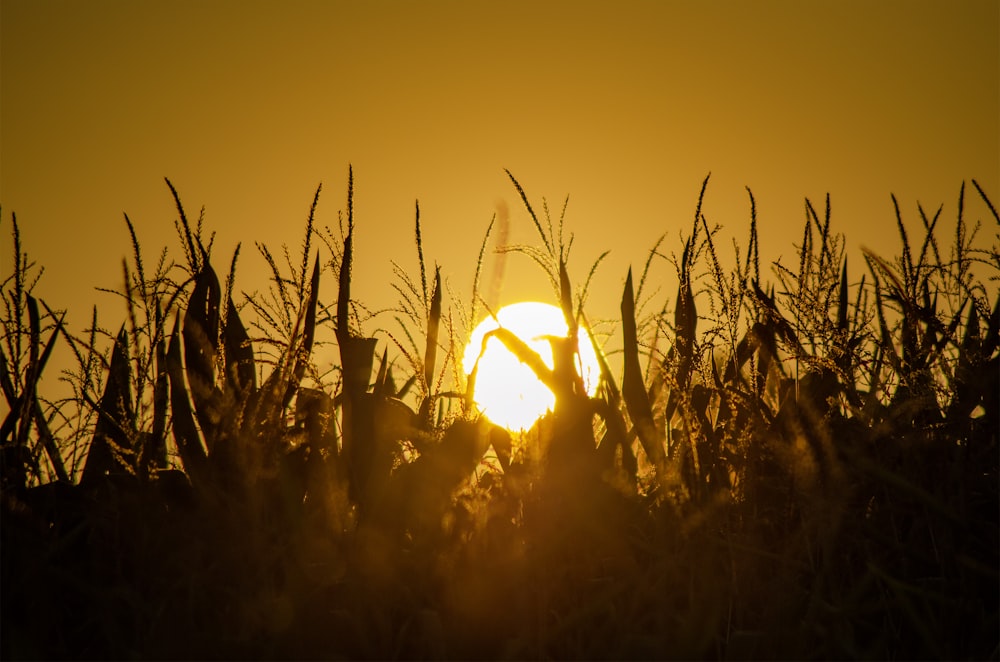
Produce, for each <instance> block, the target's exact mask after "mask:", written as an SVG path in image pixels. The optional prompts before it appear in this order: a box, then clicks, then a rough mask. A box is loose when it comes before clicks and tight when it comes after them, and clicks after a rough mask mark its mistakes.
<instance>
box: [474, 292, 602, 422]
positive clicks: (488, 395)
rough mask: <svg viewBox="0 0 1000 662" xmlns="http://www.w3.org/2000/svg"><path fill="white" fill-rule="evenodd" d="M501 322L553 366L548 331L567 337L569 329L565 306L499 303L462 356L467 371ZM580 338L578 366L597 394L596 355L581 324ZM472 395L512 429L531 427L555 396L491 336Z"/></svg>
mask: <svg viewBox="0 0 1000 662" xmlns="http://www.w3.org/2000/svg"><path fill="white" fill-rule="evenodd" d="M497 320H499V322H500V324H499V325H498V324H497ZM498 326H502V327H503V328H505V329H508V330H510V331H511V332H512V333H514V335H516V336H517V337H518V338H520V339H521V340H523V341H524V342H525V343H526V344H527V345H528V346H529V347H531V349H533V350H534V351H536V352H538V355H539V356H540V357H541V358H542V360H543V361H545V364H546V365H547V366H548V367H549V368H551V367H552V348H551V346H550V345H549V342H548V341H547V340H545V339H544V336H565V335H566V333H567V332H568V327H567V326H566V320H565V319H564V318H563V314H562V311H561V310H560V309H559V308H557V307H555V306H552V305H549V304H547V303H538V302H535V301H524V302H521V303H515V304H511V305H509V306H506V307H504V308H501V309H500V311H499V312H498V313H497V319H496V320H494V319H493V318H492V317H487V318H486V319H485V320H483V321H482V322H481V323H480V324H479V326H477V327H476V330H475V331H473V333H472V338H470V340H469V344H468V346H466V348H465V356H464V357H463V359H462V366H463V368H464V369H465V374H466V375H468V374H470V373H471V372H472V368H473V366H474V365H475V363H476V358H477V357H478V356H479V351H480V349H482V344H483V337H485V336H486V334H487V333H489V332H490V331H492V330H493V329H496V328H497V327H498ZM578 337H579V347H580V354H579V361H580V363H579V364H578V365H577V369H579V370H580V374H581V376H582V377H583V383H584V386H585V387H586V389H587V392H588V393H589V394H590V395H593V394H594V393H596V391H597V382H598V378H599V377H600V367H599V366H598V363H597V355H596V354H595V353H594V348H593V346H592V345H591V343H590V338H589V337H588V335H587V331H586V330H585V329H584V328H583V327H582V326H581V328H580V331H579V336H578ZM473 399H474V400H475V401H476V404H477V405H478V406H479V408H480V409H481V410H482V412H483V413H484V414H485V415H486V417H487V418H489V419H490V420H491V421H493V422H494V423H496V424H497V425H502V426H503V427H505V428H507V429H508V430H512V431H518V430H527V429H529V428H530V427H531V426H532V425H534V423H535V421H537V420H538V419H539V418H540V417H541V416H542V415H543V414H545V412H546V411H549V410H551V409H552V407H553V406H554V405H555V401H556V398H555V395H554V394H553V393H552V391H550V390H549V388H548V387H547V386H545V384H543V383H542V382H540V381H539V380H538V378H537V377H535V373H534V372H532V371H531V368H529V367H528V366H527V365H525V364H523V363H521V362H520V361H519V360H518V359H517V357H516V356H514V354H512V353H511V352H510V350H508V349H507V348H506V347H505V346H504V344H503V343H502V342H500V341H499V340H498V339H496V338H490V340H489V342H488V343H487V345H486V351H485V352H483V356H482V358H481V359H480V360H479V372H478V374H477V377H476V390H475V393H474V394H473Z"/></svg>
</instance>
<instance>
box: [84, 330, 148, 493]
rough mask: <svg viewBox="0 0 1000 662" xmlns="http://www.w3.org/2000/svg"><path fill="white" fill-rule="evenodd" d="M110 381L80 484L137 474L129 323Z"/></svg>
mask: <svg viewBox="0 0 1000 662" xmlns="http://www.w3.org/2000/svg"><path fill="white" fill-rule="evenodd" d="M108 373H109V374H108V382H107V385H106V386H105V388H104V394H103V395H102V396H101V401H100V403H98V419H97V424H96V425H95V427H94V437H93V441H92V442H91V444H90V450H89V451H88V452H87V462H86V464H85V465H84V467H83V475H82V476H81V477H80V483H81V484H83V485H90V484H93V483H95V482H97V481H99V480H101V479H102V478H103V477H104V476H108V475H118V474H134V473H135V464H136V462H135V453H134V451H135V449H134V448H133V440H134V439H135V436H136V434H135V415H134V413H133V411H132V390H131V387H132V364H131V362H130V360H129V351H128V336H127V335H126V331H125V325H124V324H123V325H122V327H121V330H120V331H119V332H118V337H117V338H116V339H115V344H114V349H113V350H112V354H111V365H110V367H109V370H108Z"/></svg>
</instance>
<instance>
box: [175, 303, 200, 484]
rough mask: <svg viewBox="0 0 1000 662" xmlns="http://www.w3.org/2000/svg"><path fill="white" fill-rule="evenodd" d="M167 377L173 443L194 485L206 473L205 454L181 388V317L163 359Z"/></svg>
mask: <svg viewBox="0 0 1000 662" xmlns="http://www.w3.org/2000/svg"><path fill="white" fill-rule="evenodd" d="M165 363H166V368H167V375H168V377H169V381H170V411H171V413H172V414H173V423H172V425H171V428H172V430H173V434H174V443H175V444H176V445H177V452H178V453H179V454H180V456H181V462H182V463H183V465H184V469H185V470H186V471H187V473H188V475H189V476H190V477H191V480H192V482H193V483H198V482H199V481H200V480H201V479H202V478H203V477H204V476H205V473H206V469H207V465H208V455H207V454H206V452H205V448H204V446H202V443H201V439H200V438H199V436H198V429H197V427H196V426H195V422H194V415H193V414H192V413H191V404H190V402H189V401H188V392H187V388H186V387H185V386H184V366H183V365H182V363H181V334H180V316H178V317H177V320H176V321H175V322H174V330H173V332H172V333H171V335H170V343H169V344H168V346H167V353H166V357H165Z"/></svg>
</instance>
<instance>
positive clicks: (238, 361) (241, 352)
mask: <svg viewBox="0 0 1000 662" xmlns="http://www.w3.org/2000/svg"><path fill="white" fill-rule="evenodd" d="M222 334H223V350H224V352H225V356H226V390H227V391H228V392H229V393H230V394H231V395H232V398H233V402H235V403H241V402H243V401H244V400H245V399H246V398H248V397H250V396H251V394H253V392H254V391H256V390H257V370H256V367H255V364H254V358H253V346H252V345H251V344H250V336H249V335H248V334H247V330H246V327H245V326H243V321H242V320H241V319H240V316H239V313H238V312H237V311H236V306H235V305H234V304H233V300H232V298H230V299H229V300H228V302H227V312H226V324H225V326H224V327H223V329H222Z"/></svg>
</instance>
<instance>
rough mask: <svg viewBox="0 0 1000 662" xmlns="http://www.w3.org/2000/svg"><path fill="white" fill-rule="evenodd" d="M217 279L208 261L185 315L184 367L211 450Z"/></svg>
mask: <svg viewBox="0 0 1000 662" xmlns="http://www.w3.org/2000/svg"><path fill="white" fill-rule="evenodd" d="M220 298H221V291H220V287H219V279H218V278H217V277H216V275H215V271H214V270H213V269H212V265H211V264H210V263H209V262H208V260H204V261H203V262H202V265H201V271H199V272H198V275H197V276H196V277H195V285H194V289H193V290H192V291H191V296H190V298H189V299H188V307H187V311H186V312H185V314H184V323H183V328H182V331H181V333H182V335H183V338H184V364H185V368H186V373H187V381H188V385H189V387H190V389H191V400H192V402H193V403H194V409H195V414H196V415H197V417H198V424H199V425H200V426H201V429H202V430H203V431H204V433H205V440H206V442H207V443H208V446H209V447H210V448H211V446H212V445H213V443H214V441H215V437H216V433H217V429H218V427H219V423H220V421H221V412H220V411H219V402H218V400H219V397H218V393H217V388H216V386H215V364H216V356H217V352H218V348H219V301H220Z"/></svg>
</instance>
